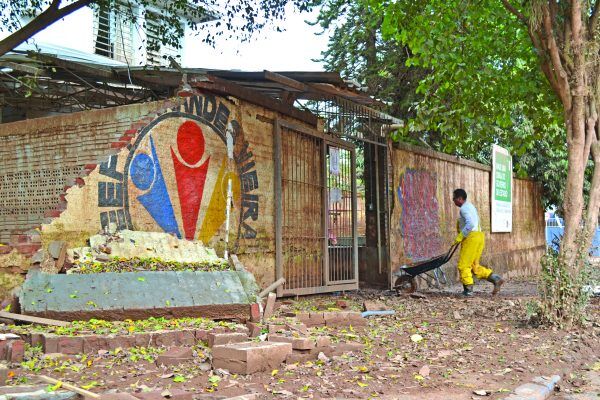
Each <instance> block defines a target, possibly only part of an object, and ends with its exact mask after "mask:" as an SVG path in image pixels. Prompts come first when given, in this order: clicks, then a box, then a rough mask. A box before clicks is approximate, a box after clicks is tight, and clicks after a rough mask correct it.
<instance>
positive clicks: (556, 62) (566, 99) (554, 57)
mask: <svg viewBox="0 0 600 400" xmlns="http://www.w3.org/2000/svg"><path fill="white" fill-rule="evenodd" d="M542 9H543V17H542V23H543V25H544V32H545V36H546V38H545V39H546V47H547V49H548V55H549V56H550V60H551V61H552V70H553V71H554V73H555V74H556V80H557V83H558V87H559V89H560V90H559V92H558V93H557V95H558V97H559V98H560V99H561V101H562V103H563V107H564V108H565V110H570V109H571V88H570V85H569V79H568V76H567V73H566V71H565V69H564V68H563V65H562V62H561V60H560V53H559V52H560V50H559V49H558V46H557V45H556V40H555V38H554V32H553V29H552V28H553V27H552V20H551V19H550V11H549V10H548V7H547V6H546V7H542Z"/></svg>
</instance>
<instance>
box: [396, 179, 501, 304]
mask: <svg viewBox="0 0 600 400" xmlns="http://www.w3.org/2000/svg"><path fill="white" fill-rule="evenodd" d="M452 201H454V204H455V205H456V206H457V207H460V215H459V218H458V221H457V224H456V226H457V230H458V236H456V240H455V241H454V244H453V245H452V247H450V250H448V253H446V254H442V255H440V256H437V257H434V258H432V259H429V260H426V261H422V262H419V263H416V264H412V265H404V266H402V267H401V268H400V269H399V270H398V271H397V272H395V273H394V275H395V276H397V279H396V282H395V283H394V288H395V289H396V291H397V292H398V293H400V292H404V293H412V292H414V291H415V290H417V280H416V279H415V278H416V277H417V276H419V275H421V274H425V275H427V276H428V277H429V278H433V279H434V280H435V281H436V282H437V283H438V284H439V282H440V279H439V275H440V274H441V276H442V277H443V281H444V282H442V283H446V282H445V280H446V279H445V275H444V274H443V272H440V271H441V270H440V269H439V268H440V267H441V266H442V265H444V264H446V263H447V262H448V261H450V259H451V258H452V256H453V255H454V252H455V251H456V249H457V248H458V246H460V255H459V258H458V265H457V266H458V273H459V275H460V281H461V282H462V284H463V292H462V294H463V296H473V275H475V277H476V278H478V279H485V280H487V281H488V282H491V283H493V284H494V290H493V291H492V295H496V294H498V292H499V291H500V286H502V284H503V283H504V279H502V277H500V275H498V274H495V273H494V272H493V271H492V270H491V269H490V268H487V267H484V266H483V265H481V264H479V259H480V258H481V254H482V253H483V248H484V247H485V235H484V233H483V232H482V231H481V225H480V224H479V215H478V214H477V209H476V208H475V206H474V205H473V204H472V203H471V202H468V201H467V192H465V191H464V190H463V189H456V190H455V191H454V192H453V194H452ZM431 271H433V276H431V274H430V272H431Z"/></svg>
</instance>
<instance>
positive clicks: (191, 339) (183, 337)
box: [176, 330, 196, 346]
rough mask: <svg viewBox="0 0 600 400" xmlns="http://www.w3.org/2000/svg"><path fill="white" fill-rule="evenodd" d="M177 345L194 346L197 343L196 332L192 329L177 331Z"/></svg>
mask: <svg viewBox="0 0 600 400" xmlns="http://www.w3.org/2000/svg"><path fill="white" fill-rule="evenodd" d="M176 334H177V345H179V346H193V345H195V344H196V333H195V332H194V331H191V330H182V331H176Z"/></svg>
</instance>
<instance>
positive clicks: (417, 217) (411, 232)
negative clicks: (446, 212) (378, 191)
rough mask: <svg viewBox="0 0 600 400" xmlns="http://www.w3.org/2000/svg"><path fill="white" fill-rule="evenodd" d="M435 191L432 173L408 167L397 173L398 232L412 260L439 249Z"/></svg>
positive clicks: (440, 250)
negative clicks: (398, 176) (399, 173)
mask: <svg viewBox="0 0 600 400" xmlns="http://www.w3.org/2000/svg"><path fill="white" fill-rule="evenodd" d="M436 194H437V175H436V174H435V173H431V172H429V171H425V170H414V169H407V170H406V171H404V172H403V173H402V175H401V176H400V184H399V186H398V200H399V203H400V207H401V212H400V233H401V236H402V239H403V244H404V254H405V255H406V257H407V258H409V259H411V260H413V261H422V260H426V259H428V258H431V257H435V256H438V255H440V253H441V252H442V239H441V234H440V221H439V206H438V201H437V197H436Z"/></svg>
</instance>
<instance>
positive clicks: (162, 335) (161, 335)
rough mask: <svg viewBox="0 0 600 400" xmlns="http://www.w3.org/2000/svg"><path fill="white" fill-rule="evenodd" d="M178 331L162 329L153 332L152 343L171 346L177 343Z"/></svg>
mask: <svg viewBox="0 0 600 400" xmlns="http://www.w3.org/2000/svg"><path fill="white" fill-rule="evenodd" d="M177 340H178V333H177V332H176V331H162V332H156V333H155V334H154V340H153V342H154V344H155V345H156V346H165V347H171V346H175V345H177Z"/></svg>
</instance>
